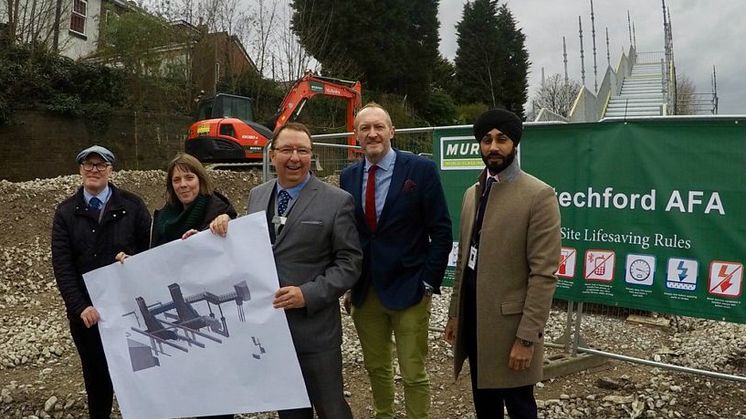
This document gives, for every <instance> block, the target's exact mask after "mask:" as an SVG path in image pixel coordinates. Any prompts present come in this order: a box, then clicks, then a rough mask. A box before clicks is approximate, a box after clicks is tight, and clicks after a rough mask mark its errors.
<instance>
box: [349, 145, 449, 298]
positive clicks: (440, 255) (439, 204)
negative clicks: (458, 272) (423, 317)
mask: <svg viewBox="0 0 746 419" xmlns="http://www.w3.org/2000/svg"><path fill="white" fill-rule="evenodd" d="M394 151H395V152H396V163H395V164H394V173H393V175H392V178H391V185H390V187H389V191H388V195H387V196H386V202H385V203H384V206H383V210H382V211H381V215H380V217H379V219H378V222H377V228H376V232H375V233H372V232H371V231H370V229H369V228H368V225H367V223H366V221H365V215H364V213H363V205H364V197H362V190H363V187H362V182H363V171H364V170H365V160H364V159H363V160H361V161H359V162H357V163H355V164H353V165H352V166H350V167H348V168H346V169H344V170H343V171H342V174H341V175H340V178H339V184H340V186H341V187H342V189H344V190H346V191H347V192H349V193H350V194H351V195H352V196H353V198H354V200H355V221H356V223H357V229H358V233H359V234H360V244H361V246H362V248H363V270H362V273H361V277H360V280H359V281H358V282H357V283H356V284H355V286H354V288H353V289H352V303H353V304H354V305H355V306H360V305H361V304H362V303H363V301H364V300H365V296H366V293H367V292H368V290H369V289H370V288H371V286H372V288H373V289H375V290H376V292H377V294H378V297H379V299H380V300H381V303H383V305H384V306H385V307H387V308H389V309H392V310H401V309H405V308H407V307H411V306H413V305H415V304H417V303H418V302H420V301H421V300H422V296H423V295H424V292H425V287H424V285H423V281H424V282H427V283H428V284H429V285H431V286H432V287H433V289H434V291H435V293H438V294H439V293H440V285H441V283H442V282H443V274H444V272H445V269H446V265H447V264H448V254H449V253H450V252H451V248H452V246H453V238H452V235H451V218H450V216H449V214H448V207H447V205H446V200H445V194H444V193H443V186H442V185H441V183H440V176H439V175H438V170H437V167H436V165H435V163H434V162H433V161H431V160H429V159H426V158H423V157H420V156H416V155H414V154H410V153H404V152H401V151H399V150H396V149H395V150H394Z"/></svg>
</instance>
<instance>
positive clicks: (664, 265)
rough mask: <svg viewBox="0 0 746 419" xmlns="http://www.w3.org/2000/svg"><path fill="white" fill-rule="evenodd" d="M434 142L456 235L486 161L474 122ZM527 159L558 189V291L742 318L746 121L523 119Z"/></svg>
mask: <svg viewBox="0 0 746 419" xmlns="http://www.w3.org/2000/svg"><path fill="white" fill-rule="evenodd" d="M433 138H434V144H433V150H434V158H435V159H436V161H437V162H438V164H439V165H440V169H441V172H440V173H441V176H442V180H443V186H444V188H445V190H446V198H447V201H448V205H449V209H450V212H451V217H452V218H453V219H454V223H453V228H454V237H458V233H459V232H458V226H459V223H458V222H457V221H456V220H458V219H459V217H460V209H461V199H462V196H463V192H464V191H465V190H466V188H467V187H469V186H470V185H472V184H473V183H474V182H475V181H476V178H477V176H478V174H479V171H480V170H481V169H482V168H483V166H484V165H483V163H482V162H481V157H480V154H479V148H478V145H477V142H476V141H475V140H474V138H473V136H472V133H471V130H470V129H464V128H460V129H447V128H444V129H438V130H436V131H435V134H434V136H433ZM520 162H521V167H522V168H523V170H525V171H526V172H528V173H531V174H532V175H534V176H537V177H538V178H540V179H542V180H544V181H545V182H547V183H548V184H550V185H552V186H553V187H554V188H555V192H556V194H557V200H558V203H559V206H560V212H561V215H562V227H561V228H562V231H561V234H562V256H561V258H560V261H559V268H558V272H557V276H558V278H559V281H558V285H557V291H556V294H555V297H557V298H560V299H566V300H573V301H583V302H592V303H599V304H605V305H611V306H620V307H627V308H630V309H639V310H649V311H655V312H661V313H672V314H679V315H686V316H692V317H700V318H708V319H716V320H725V321H730V322H736V323H746V296H744V261H746V222H745V221H744V220H745V219H746V218H744V217H746V118H711V119H673V118H661V119H649V120H638V121H618V122H601V123H589V124H563V125H533V126H527V127H525V129H524V133H523V139H522V140H521V143H520ZM455 254H456V253H455V251H454V253H453V254H452V257H451V261H450V262H451V263H450V265H451V267H450V268H449V274H450V275H452V270H453V266H455ZM449 279H450V278H447V281H448V280H449Z"/></svg>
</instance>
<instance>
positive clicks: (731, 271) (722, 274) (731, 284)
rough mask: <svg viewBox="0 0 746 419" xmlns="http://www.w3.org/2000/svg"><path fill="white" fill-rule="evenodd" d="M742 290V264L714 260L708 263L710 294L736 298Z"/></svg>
mask: <svg viewBox="0 0 746 419" xmlns="http://www.w3.org/2000/svg"><path fill="white" fill-rule="evenodd" d="M742 288H743V264H741V263H738V262H723V261H719V260H714V261H712V262H711V263H710V281H709V285H708V287H707V289H708V291H709V292H710V294H713V295H718V296H720V297H726V298H738V297H740V296H741V290H742Z"/></svg>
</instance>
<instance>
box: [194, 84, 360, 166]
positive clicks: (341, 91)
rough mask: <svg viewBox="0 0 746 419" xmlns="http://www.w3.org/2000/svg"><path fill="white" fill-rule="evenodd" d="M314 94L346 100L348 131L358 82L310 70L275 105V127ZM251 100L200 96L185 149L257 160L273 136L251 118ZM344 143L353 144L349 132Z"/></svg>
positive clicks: (203, 157)
mask: <svg viewBox="0 0 746 419" xmlns="http://www.w3.org/2000/svg"><path fill="white" fill-rule="evenodd" d="M316 95H324V96H330V97H338V98H340V99H344V100H345V101H346V104H347V109H346V116H345V119H346V126H347V131H348V132H351V131H352V129H353V121H354V118H355V112H356V111H357V110H358V109H360V106H362V96H361V88H360V82H359V81H348V80H341V79H335V78H330V77H322V76H317V75H315V74H313V73H311V72H306V74H305V75H304V76H303V77H302V78H300V79H299V80H298V81H296V82H295V84H294V85H293V87H292V88H291V89H290V91H289V92H288V94H287V95H285V98H284V99H283V101H282V103H281V104H280V107H279V108H278V109H277V114H276V115H275V118H274V125H275V126H274V128H275V129H276V128H277V127H280V126H283V125H285V124H286V123H287V122H288V121H292V120H294V119H295V118H296V117H297V116H298V114H300V112H301V111H302V110H303V106H305V104H306V101H307V100H308V99H311V98H313V97H314V96H316ZM252 102H253V99H251V98H248V97H244V96H235V95H229V94H225V93H219V94H217V95H215V96H213V97H210V98H207V99H203V100H200V102H199V106H198V109H199V110H198V117H197V119H198V121H197V122H195V123H194V124H192V126H191V127H190V128H189V136H188V137H187V139H186V141H185V143H184V149H185V150H186V152H187V153H189V154H191V155H193V156H195V157H197V159H199V160H200V161H201V162H203V163H211V164H213V165H215V164H218V163H225V164H226V165H236V164H246V163H249V164H251V163H256V162H260V161H261V160H262V157H263V156H262V151H263V149H264V146H265V145H266V144H267V142H268V141H270V140H271V139H272V129H270V128H268V127H265V126H263V125H261V124H259V123H257V122H255V121H254V114H253V109H252ZM347 143H348V144H349V145H355V138H354V136H350V137H349V138H348V139H347Z"/></svg>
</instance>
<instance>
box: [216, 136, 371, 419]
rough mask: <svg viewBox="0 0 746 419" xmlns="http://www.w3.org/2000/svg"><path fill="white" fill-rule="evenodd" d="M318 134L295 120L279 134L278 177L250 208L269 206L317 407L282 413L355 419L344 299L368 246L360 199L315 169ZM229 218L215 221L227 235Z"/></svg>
mask: <svg viewBox="0 0 746 419" xmlns="http://www.w3.org/2000/svg"><path fill="white" fill-rule="evenodd" d="M311 147H312V144H311V134H310V133H309V131H308V129H307V128H306V127H305V126H304V125H303V124H299V123H288V124H287V125H284V126H283V127H281V128H280V129H279V130H278V131H277V132H276V133H275V135H274V140H273V143H272V149H271V150H270V158H271V159H272V165H273V166H274V167H275V170H276V171H277V179H276V180H270V181H269V182H266V183H264V184H262V185H259V186H257V187H255V188H254V189H252V190H251V192H249V203H248V213H249V214H251V213H255V212H259V211H267V223H268V225H269V232H270V238H271V240H272V248H273V252H274V256H275V264H276V265H277V275H278V277H279V280H280V289H278V290H277V292H276V293H275V298H274V301H273V302H272V305H273V306H274V307H275V308H277V309H284V310H285V314H286V316H287V319H288V325H289V326H290V333H291V335H292V336H293V343H294V344H295V350H296V353H297V354H298V361H299V362H300V368H301V371H302V372H303V378H304V380H305V382H306V389H307V390H308V396H309V398H310V399H311V404H312V405H313V408H306V409H296V410H285V411H281V412H278V413H279V414H280V418H282V419H289V418H292V419H295V418H304V419H305V418H308V419H313V410H314V409H315V410H316V414H317V415H318V417H319V418H321V419H325V418H329V419H351V418H352V413H351V411H350V406H349V405H348V404H347V401H346V400H345V398H344V393H343V386H342V351H341V349H340V346H341V344H342V322H341V318H340V310H339V297H341V296H342V295H343V294H344V292H345V291H346V290H348V289H350V288H352V286H353V285H355V282H356V281H357V278H359V277H360V270H361V266H362V258H363V256H362V251H361V249H360V239H359V238H358V233H357V228H356V227H355V214H354V206H353V200H352V196H351V195H350V194H348V193H347V192H345V191H343V190H341V189H339V188H336V187H334V186H331V185H329V184H327V183H324V182H322V181H320V180H319V179H317V178H316V177H314V176H312V175H311V174H310V173H309V169H310V167H311V154H312V152H311ZM228 220H229V219H228V217H227V216H219V217H217V218H216V219H215V220H214V221H213V222H212V223H211V225H210V230H212V231H213V233H216V234H220V235H225V234H226V232H227V229H228Z"/></svg>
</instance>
